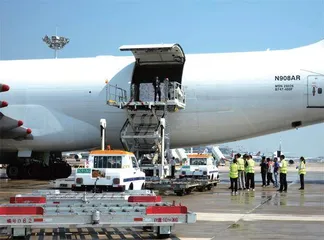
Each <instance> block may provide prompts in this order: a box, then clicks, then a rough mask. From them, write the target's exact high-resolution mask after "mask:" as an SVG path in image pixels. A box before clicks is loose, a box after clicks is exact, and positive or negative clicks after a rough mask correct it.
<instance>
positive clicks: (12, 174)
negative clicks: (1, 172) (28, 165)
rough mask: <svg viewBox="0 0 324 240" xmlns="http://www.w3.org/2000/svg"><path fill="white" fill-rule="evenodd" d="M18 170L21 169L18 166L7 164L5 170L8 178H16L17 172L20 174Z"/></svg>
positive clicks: (17, 176)
mask: <svg viewBox="0 0 324 240" xmlns="http://www.w3.org/2000/svg"><path fill="white" fill-rule="evenodd" d="M20 170H21V169H20V168H19V167H18V166H15V165H9V166H8V167H7V170H6V173H7V176H8V178H10V179H18V178H19V174H20Z"/></svg>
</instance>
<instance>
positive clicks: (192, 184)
mask: <svg viewBox="0 0 324 240" xmlns="http://www.w3.org/2000/svg"><path fill="white" fill-rule="evenodd" d="M217 183H219V180H209V179H208V178H207V177H201V178H176V179H160V178H158V177H146V180H145V188H146V189H149V190H159V191H167V190H168V191H173V192H174V193H175V194H177V195H178V196H183V195H185V194H190V193H191V192H192V191H193V190H198V191H199V192H202V191H204V190H205V189H207V190H211V189H212V188H213V187H214V186H217Z"/></svg>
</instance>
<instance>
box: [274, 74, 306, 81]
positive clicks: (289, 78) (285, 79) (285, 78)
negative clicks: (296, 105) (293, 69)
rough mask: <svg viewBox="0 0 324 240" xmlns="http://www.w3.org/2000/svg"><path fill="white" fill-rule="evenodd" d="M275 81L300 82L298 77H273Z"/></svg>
mask: <svg viewBox="0 0 324 240" xmlns="http://www.w3.org/2000/svg"><path fill="white" fill-rule="evenodd" d="M275 81H300V76H299V75H288V76H275Z"/></svg>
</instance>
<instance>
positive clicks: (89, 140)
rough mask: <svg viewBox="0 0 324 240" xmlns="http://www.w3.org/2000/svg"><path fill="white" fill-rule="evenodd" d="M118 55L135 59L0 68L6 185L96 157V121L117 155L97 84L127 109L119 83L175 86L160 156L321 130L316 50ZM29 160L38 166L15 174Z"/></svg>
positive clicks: (321, 52) (120, 119)
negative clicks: (176, 105)
mask: <svg viewBox="0 0 324 240" xmlns="http://www.w3.org/2000/svg"><path fill="white" fill-rule="evenodd" d="M121 50H125V51H126V50H129V51H132V53H133V55H134V57H135V58H134V57H133V56H122V57H117V56H99V57H91V58H71V59H34V60H14V61H0V83H1V85H0V92H1V102H0V107H1V116H0V147H1V155H0V156H1V157H0V163H6V164H10V165H9V166H8V168H7V175H8V176H9V177H10V178H35V177H40V178H48V177H51V178H57V177H66V176H65V175H69V174H70V172H71V169H70V168H69V167H68V166H66V165H65V164H64V163H62V162H55V161H56V160H55V159H57V157H61V152H63V151H75V150H77V149H87V150H88V149H92V148H96V147H98V146H99V144H100V125H99V119H101V118H104V119H106V120H107V135H106V142H107V143H109V144H110V145H111V146H112V148H121V147H123V145H122V143H121V141H120V137H121V136H120V133H121V129H122V128H123V126H124V123H125V121H126V120H127V113H126V111H125V110H123V109H119V108H115V107H112V106H108V105H107V92H106V91H107V90H106V89H107V82H108V84H109V85H114V86H116V85H117V86H118V87H119V88H121V89H125V92H126V93H127V96H128V100H130V98H129V96H130V92H131V88H130V84H129V83H131V84H133V83H134V84H147V85H149V86H150V87H152V86H151V85H152V81H153V79H155V77H156V76H160V79H161V80H163V79H164V78H166V77H168V78H169V79H170V81H175V82H177V83H178V84H180V85H179V88H181V89H182V90H185V94H186V95H185V97H186V101H185V103H186V106H185V109H184V110H179V111H178V112H174V113H170V114H169V115H168V126H169V128H170V129H171V133H170V148H181V147H188V146H198V145H208V144H215V143H217V144H220V143H225V142H232V141H236V140H241V139H247V138H251V137H256V136H261V135H265V134H270V133H274V132H279V131H284V130H289V129H292V128H298V127H303V126H308V125H312V124H316V123H320V122H322V121H323V120H324V115H323V109H322V108H323V107H324V94H323V87H324V76H323V72H324V65H323V61H322V59H323V56H324V41H320V42H317V43H315V44H311V45H308V46H304V47H299V48H294V49H289V50H277V51H276V50H271V51H259V52H239V53H216V54H214V53H208V54H187V55H185V53H184V51H183V49H182V48H181V46H180V45H179V44H158V45H137V46H124V47H122V48H121ZM9 85H10V86H9ZM149 92H151V90H149ZM243 93H244V94H243ZM246 93H248V94H246ZM150 101H152V102H153V100H150ZM261 111H262V113H263V114H260V112H261ZM31 159H38V160H42V161H44V163H45V164H44V165H43V164H39V163H35V162H32V164H25V163H27V162H31V161H26V160H31Z"/></svg>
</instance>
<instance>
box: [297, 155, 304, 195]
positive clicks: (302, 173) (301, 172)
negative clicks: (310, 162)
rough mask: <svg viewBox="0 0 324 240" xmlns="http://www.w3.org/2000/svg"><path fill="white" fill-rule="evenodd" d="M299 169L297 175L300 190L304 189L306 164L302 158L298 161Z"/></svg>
mask: <svg viewBox="0 0 324 240" xmlns="http://www.w3.org/2000/svg"><path fill="white" fill-rule="evenodd" d="M299 161H300V163H299V167H298V174H299V179H300V188H299V190H303V189H304V177H305V174H306V162H305V158H304V157H300V159H299Z"/></svg>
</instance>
